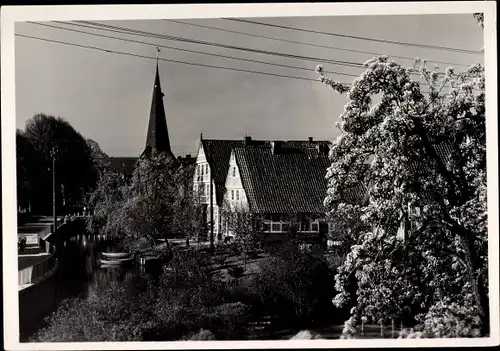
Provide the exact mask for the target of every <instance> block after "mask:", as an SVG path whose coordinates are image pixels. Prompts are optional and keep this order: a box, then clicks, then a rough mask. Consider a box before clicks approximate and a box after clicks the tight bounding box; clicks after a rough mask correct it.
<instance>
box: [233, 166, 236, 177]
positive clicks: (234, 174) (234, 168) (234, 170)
mask: <svg viewBox="0 0 500 351" xmlns="http://www.w3.org/2000/svg"><path fill="white" fill-rule="evenodd" d="M233 177H236V167H234V166H233Z"/></svg>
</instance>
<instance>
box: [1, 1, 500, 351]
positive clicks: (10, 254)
mask: <svg viewBox="0 0 500 351" xmlns="http://www.w3.org/2000/svg"><path fill="white" fill-rule="evenodd" d="M477 12H482V13H484V62H485V70H486V72H487V73H486V92H487V93H486V119H487V121H486V126H487V128H486V134H487V143H488V144H487V172H488V180H487V186H488V200H487V201H488V235H489V238H488V255H489V284H490V286H489V295H490V315H491V335H490V337H489V338H477V339H353V340H289V341H281V340H280V341H278V340H273V341H182V342H102V343H101V342H100V343H85V342H74V343H20V342H19V315H18V314H19V309H18V290H17V289H15V288H14V287H16V286H17V284H18V282H17V275H16V271H15V268H17V257H16V254H15V253H16V252H17V251H16V249H15V248H16V245H17V242H16V237H15V236H14V235H11V234H12V233H14V232H16V231H17V219H16V218H17V216H16V213H17V211H16V171H15V170H16V155H15V152H16V151H15V150H16V147H15V131H16V122H15V120H16V118H15V116H16V110H15V57H14V56H15V54H14V51H15V50H14V44H15V37H14V24H15V22H23V21H28V20H29V21H52V20H59V21H65V20H89V19H92V20H94V21H102V20H142V19H160V18H172V19H173V18H189V19H196V18H199V19H201V18H220V17H245V18H250V17H307V16H321V17H324V16H363V15H366V16H376V15H411V14H461V13H470V14H471V15H472V13H477ZM1 52H2V56H1V86H2V88H3V89H2V90H1V98H2V100H1V101H2V105H1V116H2V121H1V122H2V123H1V125H2V195H3V197H2V209H3V213H2V216H3V228H2V233H4V234H3V235H2V240H3V280H4V281H3V286H4V316H3V318H4V340H5V344H4V345H5V349H7V350H55V349H63V350H69V349H72V350H113V349H120V350H132V349H134V350H137V349H139V350H141V349H151V350H155V349H236V348H246V349H267V348H284V347H285V348H331V347H335V348H337V347H338V348H351V347H356V348H363V347H370V348H386V347H404V346H406V347H434V346H442V347H453V346H493V345H498V344H499V331H500V326H499V285H498V283H499V269H498V266H499V255H498V248H499V240H498V229H499V226H498V135H497V131H498V121H497V116H498V108H497V106H498V103H497V93H496V89H497V55H496V53H497V50H496V2H494V1H447V2H385V3H384V2H365V3H289V4H287V3H279V4H185V5H181V4H176V5H74V6H4V7H2V9H1Z"/></svg>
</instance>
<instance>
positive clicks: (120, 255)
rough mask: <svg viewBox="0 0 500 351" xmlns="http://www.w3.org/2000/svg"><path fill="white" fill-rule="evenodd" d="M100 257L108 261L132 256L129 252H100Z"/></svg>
mask: <svg viewBox="0 0 500 351" xmlns="http://www.w3.org/2000/svg"><path fill="white" fill-rule="evenodd" d="M102 256H103V257H106V258H108V259H120V258H129V257H131V256H132V254H131V253H130V252H102Z"/></svg>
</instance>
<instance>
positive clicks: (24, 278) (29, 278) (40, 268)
mask: <svg viewBox="0 0 500 351" xmlns="http://www.w3.org/2000/svg"><path fill="white" fill-rule="evenodd" d="M54 253H55V248H54V250H53V253H52V254H51V255H50V256H49V257H47V258H46V259H45V260H43V261H42V262H39V263H37V264H35V265H33V266H30V267H26V268H25V269H23V270H21V271H19V272H18V278H19V282H18V283H19V287H20V288H22V287H24V286H26V285H32V284H36V283H37V282H39V281H41V280H42V279H43V278H45V277H48V276H49V275H50V274H51V273H52V272H54V270H55V269H57V267H58V261H57V258H56V257H55V255H54Z"/></svg>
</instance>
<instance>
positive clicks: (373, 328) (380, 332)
mask: <svg viewBox="0 0 500 351" xmlns="http://www.w3.org/2000/svg"><path fill="white" fill-rule="evenodd" d="M356 329H357V332H358V335H357V336H358V337H361V338H369V339H372V338H398V337H399V335H400V334H401V332H402V331H403V329H405V327H404V326H403V325H402V324H400V325H396V323H395V322H394V320H392V321H391V324H390V325H385V324H383V323H380V324H378V325H376V324H364V323H363V322H362V323H361V325H359V326H358V327H357V328H356Z"/></svg>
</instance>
